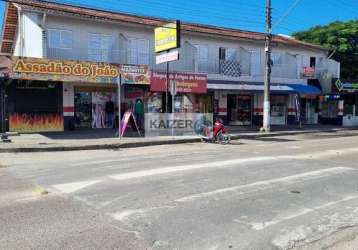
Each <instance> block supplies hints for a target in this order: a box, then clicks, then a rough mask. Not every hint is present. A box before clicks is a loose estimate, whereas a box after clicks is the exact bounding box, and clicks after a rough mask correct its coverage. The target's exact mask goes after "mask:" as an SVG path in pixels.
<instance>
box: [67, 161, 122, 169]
mask: <svg viewBox="0 0 358 250" xmlns="http://www.w3.org/2000/svg"><path fill="white" fill-rule="evenodd" d="M117 161H119V160H102V161H85V162H77V163H71V164H70V165H71V166H72V167H79V166H87V165H97V164H104V163H113V162H117Z"/></svg>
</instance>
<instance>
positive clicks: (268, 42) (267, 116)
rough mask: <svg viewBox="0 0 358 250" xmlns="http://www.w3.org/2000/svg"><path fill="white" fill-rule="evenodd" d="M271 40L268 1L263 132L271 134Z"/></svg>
mask: <svg viewBox="0 0 358 250" xmlns="http://www.w3.org/2000/svg"><path fill="white" fill-rule="evenodd" d="M271 39H272V8H271V0H266V41H265V55H266V59H265V86H264V117H263V127H262V128H261V131H262V132H270V120H271V119H270V109H271V106H270V85H271V66H272V62H271Z"/></svg>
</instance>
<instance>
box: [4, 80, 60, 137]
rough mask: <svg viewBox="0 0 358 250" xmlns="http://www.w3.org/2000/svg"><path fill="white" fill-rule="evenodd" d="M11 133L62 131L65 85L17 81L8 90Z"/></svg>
mask: <svg viewBox="0 0 358 250" xmlns="http://www.w3.org/2000/svg"><path fill="white" fill-rule="evenodd" d="M7 100H10V102H8V105H7V111H8V114H9V115H8V117H9V130H10V131H17V132H36V131H62V130H63V116H62V84H61V83H58V82H44V81H29V80H14V81H13V82H12V83H11V84H10V85H9V86H8V87H7Z"/></svg>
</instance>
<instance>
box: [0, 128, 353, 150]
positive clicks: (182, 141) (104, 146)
mask: <svg viewBox="0 0 358 250" xmlns="http://www.w3.org/2000/svg"><path fill="white" fill-rule="evenodd" d="M338 131H344V129H343V130H306V131H305V130H303V131H292V132H290V131H287V132H272V133H265V134H235V135H232V136H231V139H232V140H239V139H249V140H255V139H259V138H267V137H280V136H289V135H300V134H315V133H334V132H338ZM357 135H358V134H357ZM195 142H201V139H200V138H190V139H175V140H162V141H143V142H127V143H112V144H99V145H81V146H50V147H17V148H16V147H13V148H0V153H35V152H59V151H79V150H104V149H112V150H116V149H122V148H137V147H148V146H159V145H175V144H185V143H195Z"/></svg>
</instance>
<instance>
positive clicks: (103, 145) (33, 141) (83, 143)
mask: <svg viewBox="0 0 358 250" xmlns="http://www.w3.org/2000/svg"><path fill="white" fill-rule="evenodd" d="M229 130H230V134H231V137H232V139H233V140H235V139H259V138H263V137H277V136H287V135H297V134H309V133H337V132H340V131H347V132H349V131H350V133H351V134H352V135H358V129H357V128H350V129H347V128H342V127H332V126H322V125H320V126H304V127H303V128H302V129H298V128H297V126H292V127H289V126H285V127H273V128H272V132H270V133H260V132H258V130H259V128H258V127H229ZM9 138H10V139H11V140H12V142H11V143H2V142H0V153H9V152H13V153H15V152H46V151H73V150H95V149H119V148H133V147H144V146H154V145H166V144H180V143H192V142H199V141H200V138H198V137H174V138H173V137H171V136H170V137H164V136H162V137H152V138H145V137H134V135H129V137H123V138H121V139H119V138H118V137H114V131H113V130H97V131H96V130H75V131H66V132H53V133H36V134H35V133H34V134H19V135H16V134H11V135H10V137H9Z"/></svg>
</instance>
